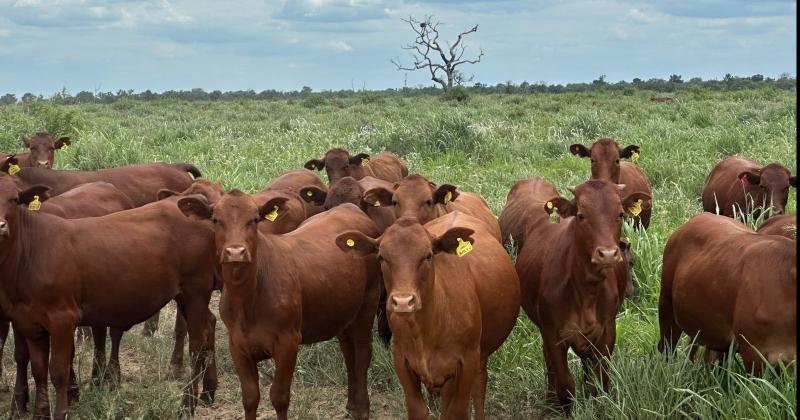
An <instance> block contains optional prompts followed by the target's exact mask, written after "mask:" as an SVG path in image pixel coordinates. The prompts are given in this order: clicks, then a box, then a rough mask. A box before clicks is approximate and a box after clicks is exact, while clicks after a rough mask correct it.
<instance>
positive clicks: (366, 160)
mask: <svg viewBox="0 0 800 420" xmlns="http://www.w3.org/2000/svg"><path fill="white" fill-rule="evenodd" d="M367 165H369V159H367V158H364V159H361V166H367Z"/></svg>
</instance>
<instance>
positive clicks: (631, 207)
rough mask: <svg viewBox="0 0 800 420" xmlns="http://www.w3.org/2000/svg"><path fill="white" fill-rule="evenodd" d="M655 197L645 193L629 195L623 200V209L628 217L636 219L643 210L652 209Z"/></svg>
mask: <svg viewBox="0 0 800 420" xmlns="http://www.w3.org/2000/svg"><path fill="white" fill-rule="evenodd" d="M652 199H653V197H651V196H650V194H647V193H643V192H638V191H637V192H634V193H631V194H628V196H626V197H625V198H623V199H622V208H623V211H624V212H625V216H627V217H636V216H638V215H639V213H641V212H642V209H644V208H647V207H650V200H652Z"/></svg>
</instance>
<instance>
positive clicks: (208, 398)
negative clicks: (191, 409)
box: [200, 391, 215, 405]
mask: <svg viewBox="0 0 800 420" xmlns="http://www.w3.org/2000/svg"><path fill="white" fill-rule="evenodd" d="M214 394H215V391H203V392H201V393H200V401H201V402H202V403H203V404H205V405H211V404H214Z"/></svg>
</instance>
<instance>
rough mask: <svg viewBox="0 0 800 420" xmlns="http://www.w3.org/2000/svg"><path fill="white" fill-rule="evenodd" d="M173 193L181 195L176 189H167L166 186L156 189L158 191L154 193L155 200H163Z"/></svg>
mask: <svg viewBox="0 0 800 420" xmlns="http://www.w3.org/2000/svg"><path fill="white" fill-rule="evenodd" d="M173 195H181V193H179V192H177V191H172V190H168V189H166V188H162V189H160V190H158V193H156V198H157V200H156V201H160V200H163V199H165V198H168V197H172V196H173Z"/></svg>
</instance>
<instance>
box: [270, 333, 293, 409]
mask: <svg viewBox="0 0 800 420" xmlns="http://www.w3.org/2000/svg"><path fill="white" fill-rule="evenodd" d="M274 347H275V348H274V350H273V353H272V358H273V359H274V360H275V378H273V379H272V385H271V386H270V387H269V400H270V401H271V402H272V407H273V408H275V413H276V414H277V415H278V420H286V419H288V418H289V417H288V412H289V397H290V396H291V391H292V377H293V376H294V368H295V365H297V351H298V350H299V348H300V333H299V332H295V333H294V334H292V333H287V334H286V335H285V336H284V335H282V336H279V337H278V341H277V342H276V343H275V346H274Z"/></svg>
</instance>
